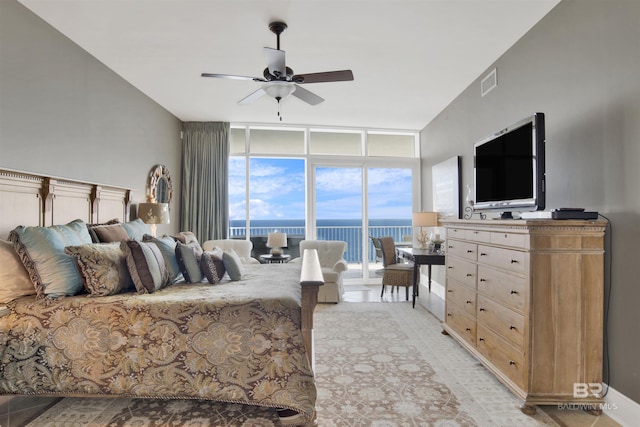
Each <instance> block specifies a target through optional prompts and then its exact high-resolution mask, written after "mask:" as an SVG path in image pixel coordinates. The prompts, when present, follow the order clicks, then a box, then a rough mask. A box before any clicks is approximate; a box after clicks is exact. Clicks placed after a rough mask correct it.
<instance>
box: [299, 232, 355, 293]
mask: <svg viewBox="0 0 640 427" xmlns="http://www.w3.org/2000/svg"><path fill="white" fill-rule="evenodd" d="M305 249H316V250H317V251H318V259H319V260H320V266H321V267H322V276H323V278H324V285H322V286H320V290H319V291H318V302H333V303H338V302H340V301H342V294H343V293H344V287H343V284H342V272H343V271H347V268H348V266H347V261H345V260H344V258H343V256H344V253H345V252H346V251H347V242H343V241H342V240H303V241H301V242H300V253H301V254H304V250H305ZM301 261H302V256H301V257H300V258H296V259H292V260H291V261H290V262H301Z"/></svg>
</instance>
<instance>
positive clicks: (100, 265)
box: [64, 243, 133, 297]
mask: <svg viewBox="0 0 640 427" xmlns="http://www.w3.org/2000/svg"><path fill="white" fill-rule="evenodd" d="M64 251H65V252H66V253H67V254H69V255H71V256H72V257H74V258H75V259H76V262H77V264H78V268H79V269H80V274H81V275H82V278H83V279H84V287H85V288H86V289H87V292H89V294H90V295H92V296H98V297H102V296H107V295H115V294H119V293H120V292H122V291H126V290H129V289H131V288H133V282H132V281H131V276H130V275H129V271H128V270H127V262H126V260H125V257H124V252H123V251H122V249H121V248H120V244H119V243H94V244H90V245H81V246H67V247H66V248H64Z"/></svg>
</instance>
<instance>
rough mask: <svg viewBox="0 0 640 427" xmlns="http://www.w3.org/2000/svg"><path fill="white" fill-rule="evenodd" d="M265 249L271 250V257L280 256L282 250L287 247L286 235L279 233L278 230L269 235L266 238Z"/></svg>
mask: <svg viewBox="0 0 640 427" xmlns="http://www.w3.org/2000/svg"><path fill="white" fill-rule="evenodd" d="M267 247H268V248H271V255H272V256H274V257H280V256H282V248H286V247H287V233H280V232H279V231H278V230H276V231H274V232H273V233H269V234H268V236H267Z"/></svg>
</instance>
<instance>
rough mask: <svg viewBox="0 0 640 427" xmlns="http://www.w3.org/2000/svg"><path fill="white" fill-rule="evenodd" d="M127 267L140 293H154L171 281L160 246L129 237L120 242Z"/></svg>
mask: <svg viewBox="0 0 640 427" xmlns="http://www.w3.org/2000/svg"><path fill="white" fill-rule="evenodd" d="M120 248H121V249H122V251H123V252H124V255H125V259H126V261H127V268H128V269H129V274H130V275H131V279H132V280H133V284H134V285H135V287H136V290H137V291H138V293H141V294H146V293H153V292H155V291H157V290H159V289H161V288H164V287H165V286H167V285H169V284H170V283H171V280H170V279H169V272H168V271H167V268H166V267H165V264H164V258H163V257H162V253H161V252H160V249H158V246H157V245H156V244H155V243H153V242H139V241H137V240H133V239H129V240H123V241H122V242H120Z"/></svg>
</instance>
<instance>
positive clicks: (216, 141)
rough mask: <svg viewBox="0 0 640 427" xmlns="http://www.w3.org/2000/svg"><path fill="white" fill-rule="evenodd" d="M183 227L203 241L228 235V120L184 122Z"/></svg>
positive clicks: (181, 219) (181, 222) (181, 225)
mask: <svg viewBox="0 0 640 427" xmlns="http://www.w3.org/2000/svg"><path fill="white" fill-rule="evenodd" d="M182 130H183V137H182V138H183V140H182V211H181V215H180V227H181V228H180V229H181V230H184V231H192V232H193V233H194V234H195V235H196V237H197V238H198V240H199V241H200V242H201V243H202V242H204V241H206V240H210V239H224V238H226V237H227V228H228V227H227V225H228V223H229V209H228V205H229V195H228V190H227V177H228V175H229V173H228V172H229V123H227V122H185V123H183V124H182Z"/></svg>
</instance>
